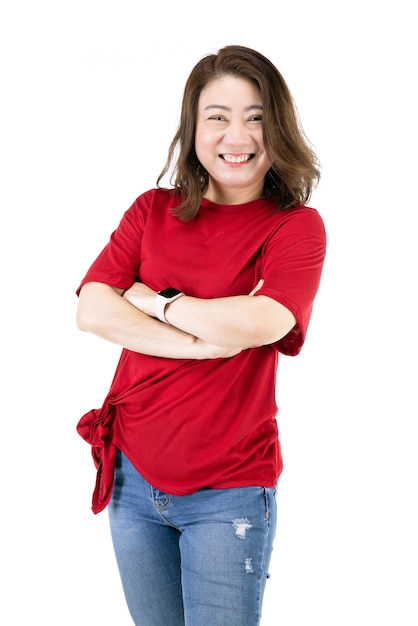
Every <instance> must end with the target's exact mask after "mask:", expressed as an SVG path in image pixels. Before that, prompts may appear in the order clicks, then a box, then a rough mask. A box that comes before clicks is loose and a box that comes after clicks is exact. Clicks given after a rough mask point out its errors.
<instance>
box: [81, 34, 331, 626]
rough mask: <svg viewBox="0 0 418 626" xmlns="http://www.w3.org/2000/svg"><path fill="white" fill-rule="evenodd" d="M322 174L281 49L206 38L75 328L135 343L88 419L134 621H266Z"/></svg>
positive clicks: (315, 268)
mask: <svg viewBox="0 0 418 626" xmlns="http://www.w3.org/2000/svg"><path fill="white" fill-rule="evenodd" d="M171 169H172V181H173V184H172V186H171V187H170V188H169V189H166V188H163V187H162V186H161V184H160V183H161V180H162V178H163V177H164V176H165V175H166V174H167V173H168V172H169V170H171ZM318 178H319V170H318V165H317V160H316V156H315V154H314V152H313V151H312V149H311V147H310V146H309V144H308V142H307V140H306V139H305V137H304V134H303V132H302V130H301V128H300V125H299V124H298V119H297V114H296V110H295V107H294V104H293V101H292V97H291V95H290V93H289V90H288V88H287V86H286V83H285V82H284V80H283V78H282V76H281V74H280V73H279V72H278V70H277V69H276V68H275V67H274V65H273V64H272V63H271V62H270V61H269V60H268V59H266V58H265V57H264V56H263V55H261V54H260V53H258V52H257V51H255V50H252V49H249V48H245V47H242V46H227V47H225V48H223V49H221V50H219V52H218V53H217V54H209V55H207V56H205V57H204V58H203V59H201V60H200V61H199V62H198V63H197V64H196V66H195V67H194V68H193V70H192V72H191V74H190V76H189V78H188V80H187V83H186V87H185V91H184V97H183V104H182V111H181V119H180V123H179V128H178V131H177V133H176V135H175V137H174V139H173V141H172V144H171V146H170V149H169V154H168V159H167V163H166V165H165V167H164V169H163V171H162V173H161V175H160V177H159V178H158V181H157V187H156V188H155V189H151V190H149V191H147V192H145V193H143V194H142V195H141V196H140V197H139V198H138V199H137V200H136V201H135V202H134V203H133V205H132V206H131V207H130V209H129V210H127V211H126V212H125V214H124V215H123V217H122V220H121V222H120V224H119V226H118V228H117V229H116V230H115V231H114V232H113V234H112V235H111V238H110V241H109V243H108V244H107V245H106V247H105V248H104V250H103V251H102V252H101V254H100V255H99V256H98V258H97V259H96V260H95V261H94V263H93V264H92V266H91V267H90V269H89V270H88V272H87V274H86V276H85V278H84V279H83V281H82V283H81V285H80V287H79V289H78V291H77V293H78V294H79V305H78V312H77V324H78V326H79V328H80V329H81V330H84V331H88V332H91V333H94V334H97V335H99V336H100V337H102V338H104V339H106V340H109V341H111V342H114V343H117V344H119V345H120V346H122V347H123V350H122V354H121V358H120V361H119V364H118V366H117V369H116V372H115V376H114V380H113V382H112V385H111V388H110V391H109V394H108V396H107V397H106V399H105V401H104V404H103V407H102V408H101V409H98V410H91V411H89V412H88V413H87V414H86V415H84V416H83V418H82V419H81V420H80V422H79V424H78V432H79V433H80V435H81V436H82V437H83V438H84V439H85V440H86V441H87V442H88V443H90V444H91V446H92V451H93V457H94V461H95V464H96V467H97V470H98V473H97V483H96V488H95V491H94V494H93V507H92V508H93V511H94V512H95V513H98V512H99V511H101V510H103V509H104V508H105V507H106V506H107V505H108V511H109V517H110V527H111V532H112V539H113V545H114V549H115V554H116V558H117V562H118V567H119V571H120V575H121V580H122V584H123V588H124V592H125V597H126V600H127V604H128V607H129V610H130V612H131V615H132V618H133V620H134V623H135V624H136V625H137V626H139V625H144V626H162V625H163V624H164V626H166V624H170V626H180V625H183V626H184V625H185V624H186V625H187V626H217V625H218V624H219V625H221V624H222V625H224V624H228V626H255V625H257V624H259V623H260V619H261V608H262V599H263V593H264V588H265V581H266V578H267V576H268V566H269V561H270V556H271V551H272V546H273V539H274V534H275V525H276V503H275V489H276V484H277V480H278V477H279V475H280V472H281V470H282V458H281V453H280V444H279V439H278V431H277V423H276V414H277V406H276V403H275V395H276V369H277V363H278V354H279V353H280V352H281V353H283V354H287V355H297V354H298V353H299V351H300V349H301V347H302V345H303V342H304V340H305V336H306V330H307V327H308V323H309V318H310V315H311V311H312V304H313V300H314V297H315V295H316V292H317V289H318V286H319V282H320V276H321V270H322V266H323V261H324V256H325V232H324V226H323V222H322V220H321V218H320V216H319V214H318V213H317V211H316V210H315V209H312V208H308V207H307V206H306V203H307V202H308V200H309V198H310V196H311V193H312V189H313V187H314V185H315V183H316V182H317V180H318Z"/></svg>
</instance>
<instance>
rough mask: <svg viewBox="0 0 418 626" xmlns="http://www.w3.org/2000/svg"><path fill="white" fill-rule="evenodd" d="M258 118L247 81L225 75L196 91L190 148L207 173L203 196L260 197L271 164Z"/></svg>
mask: <svg viewBox="0 0 418 626" xmlns="http://www.w3.org/2000/svg"><path fill="white" fill-rule="evenodd" d="M262 120H263V103H262V100H261V95H260V91H259V89H258V88H257V87H256V86H255V85H254V84H253V83H252V82H251V81H250V80H247V79H245V78H237V77H236V76H232V75H227V76H223V77H222V78H216V79H214V80H212V81H211V82H210V83H208V84H207V85H206V87H205V88H204V89H203V90H202V93H201V94H200V98H199V103H198V109H197V124H196V137H195V150H196V154H197V158H198V159H199V161H200V162H201V164H202V165H203V167H204V168H205V169H206V171H207V172H208V174H209V186H208V189H207V191H206V193H205V194H204V197H205V198H207V199H208V200H211V201H212V202H217V203H219V204H242V203H245V202H250V201H251V200H256V199H257V198H260V197H261V196H262V194H263V187H264V178H265V175H266V173H267V172H268V170H269V169H270V166H271V161H270V160H269V158H268V156H267V154H266V150H265V146H264V140H263V121H262Z"/></svg>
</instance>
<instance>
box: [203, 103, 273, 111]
mask: <svg viewBox="0 0 418 626" xmlns="http://www.w3.org/2000/svg"><path fill="white" fill-rule="evenodd" d="M208 109H221V110H222V111H230V110H231V107H227V106H224V105H223V104H208V106H207V107H205V108H204V109H203V110H204V111H207V110H208ZM253 109H257V110H258V111H262V110H263V106H262V105H261V104H250V106H248V107H245V109H244V111H252V110H253Z"/></svg>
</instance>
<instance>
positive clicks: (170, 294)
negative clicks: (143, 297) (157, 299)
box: [158, 287, 181, 298]
mask: <svg viewBox="0 0 418 626" xmlns="http://www.w3.org/2000/svg"><path fill="white" fill-rule="evenodd" d="M179 293H181V291H180V290H179V289H174V287H168V288H167V289H163V290H162V291H159V292H158V295H159V296H162V297H163V298H174V296H177V295H178V294H179Z"/></svg>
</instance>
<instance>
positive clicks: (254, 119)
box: [248, 115, 263, 122]
mask: <svg viewBox="0 0 418 626" xmlns="http://www.w3.org/2000/svg"><path fill="white" fill-rule="evenodd" d="M248 121H249V122H262V121H263V118H262V116H261V115H252V116H251V117H250V118H249V120H248Z"/></svg>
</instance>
